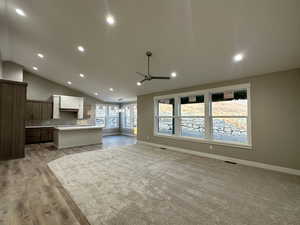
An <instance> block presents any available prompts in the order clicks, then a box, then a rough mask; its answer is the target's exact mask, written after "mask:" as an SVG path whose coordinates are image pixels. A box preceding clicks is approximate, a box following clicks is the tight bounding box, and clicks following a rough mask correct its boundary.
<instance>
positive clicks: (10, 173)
mask: <svg viewBox="0 0 300 225" xmlns="http://www.w3.org/2000/svg"><path fill="white" fill-rule="evenodd" d="M134 143H136V139H135V138H133V137H127V136H108V137H104V138H103V145H95V146H86V147H80V148H69V149H64V150H56V149H55V148H54V147H53V146H52V144H51V143H46V144H34V145H27V146H26V158H24V159H17V160H11V161H3V162H0V225H87V224H89V222H88V221H87V219H86V218H85V216H84V215H83V214H82V213H81V211H80V210H79V208H78V207H77V205H76V204H75V203H74V202H73V200H72V199H71V198H70V197H69V195H68V194H67V193H66V191H65V189H64V188H63V187H62V186H61V184H60V183H59V182H58V180H57V179H56V177H55V176H54V175H53V174H52V172H51V171H50V170H49V168H48V167H47V163H48V162H50V161H52V160H54V159H57V158H60V157H62V156H64V155H68V154H75V153H79V152H86V151H93V150H97V149H102V148H109V147H115V146H124V145H127V144H134Z"/></svg>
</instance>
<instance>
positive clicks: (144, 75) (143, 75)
mask: <svg viewBox="0 0 300 225" xmlns="http://www.w3.org/2000/svg"><path fill="white" fill-rule="evenodd" d="M136 73H137V74H138V75H140V76H142V77H147V75H146V74H144V73H140V72H136Z"/></svg>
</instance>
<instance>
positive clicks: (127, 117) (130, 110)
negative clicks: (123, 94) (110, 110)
mask: <svg viewBox="0 0 300 225" xmlns="http://www.w3.org/2000/svg"><path fill="white" fill-rule="evenodd" d="M121 111H122V113H121V118H122V128H126V129H133V128H135V127H137V108H136V104H126V105H123V106H122V110H121Z"/></svg>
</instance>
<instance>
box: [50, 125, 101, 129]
mask: <svg viewBox="0 0 300 225" xmlns="http://www.w3.org/2000/svg"><path fill="white" fill-rule="evenodd" d="M102 128H103V127H99V126H56V127H54V129H56V130H87V129H102Z"/></svg>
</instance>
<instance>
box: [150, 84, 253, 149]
mask: <svg viewBox="0 0 300 225" xmlns="http://www.w3.org/2000/svg"><path fill="white" fill-rule="evenodd" d="M250 87H251V86H250V83H246V84H239V85H233V86H224V87H220V88H212V89H205V90H199V91H193V92H185V93H177V94H172V95H164V96H156V97H154V98H153V104H154V117H153V118H154V121H153V124H154V126H153V128H154V129H153V135H154V136H158V137H166V138H172V139H178V140H188V141H192V142H200V143H208V144H215V145H225V146H232V147H239V148H246V149H252V126H251V124H252V122H251V92H250V89H251V88H250ZM239 89H246V90H247V110H248V116H247V137H248V143H247V144H243V143H238V142H230V141H219V140H213V137H212V129H213V127H212V119H213V117H212V102H211V99H210V98H211V94H212V93H216V92H224V91H228V90H239ZM197 95H204V103H205V116H204V118H205V134H206V138H195V137H186V136H181V134H180V118H181V116H180V111H179V110H180V97H186V96H197ZM170 98H174V100H175V115H173V117H174V118H175V134H173V135H169V134H162V133H159V132H158V127H157V121H158V120H157V119H158V101H159V100H162V99H170ZM242 117H243V118H244V117H245V116H242ZM168 118H169V117H168ZM232 118H233V117H232ZM237 118H240V116H237Z"/></svg>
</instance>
